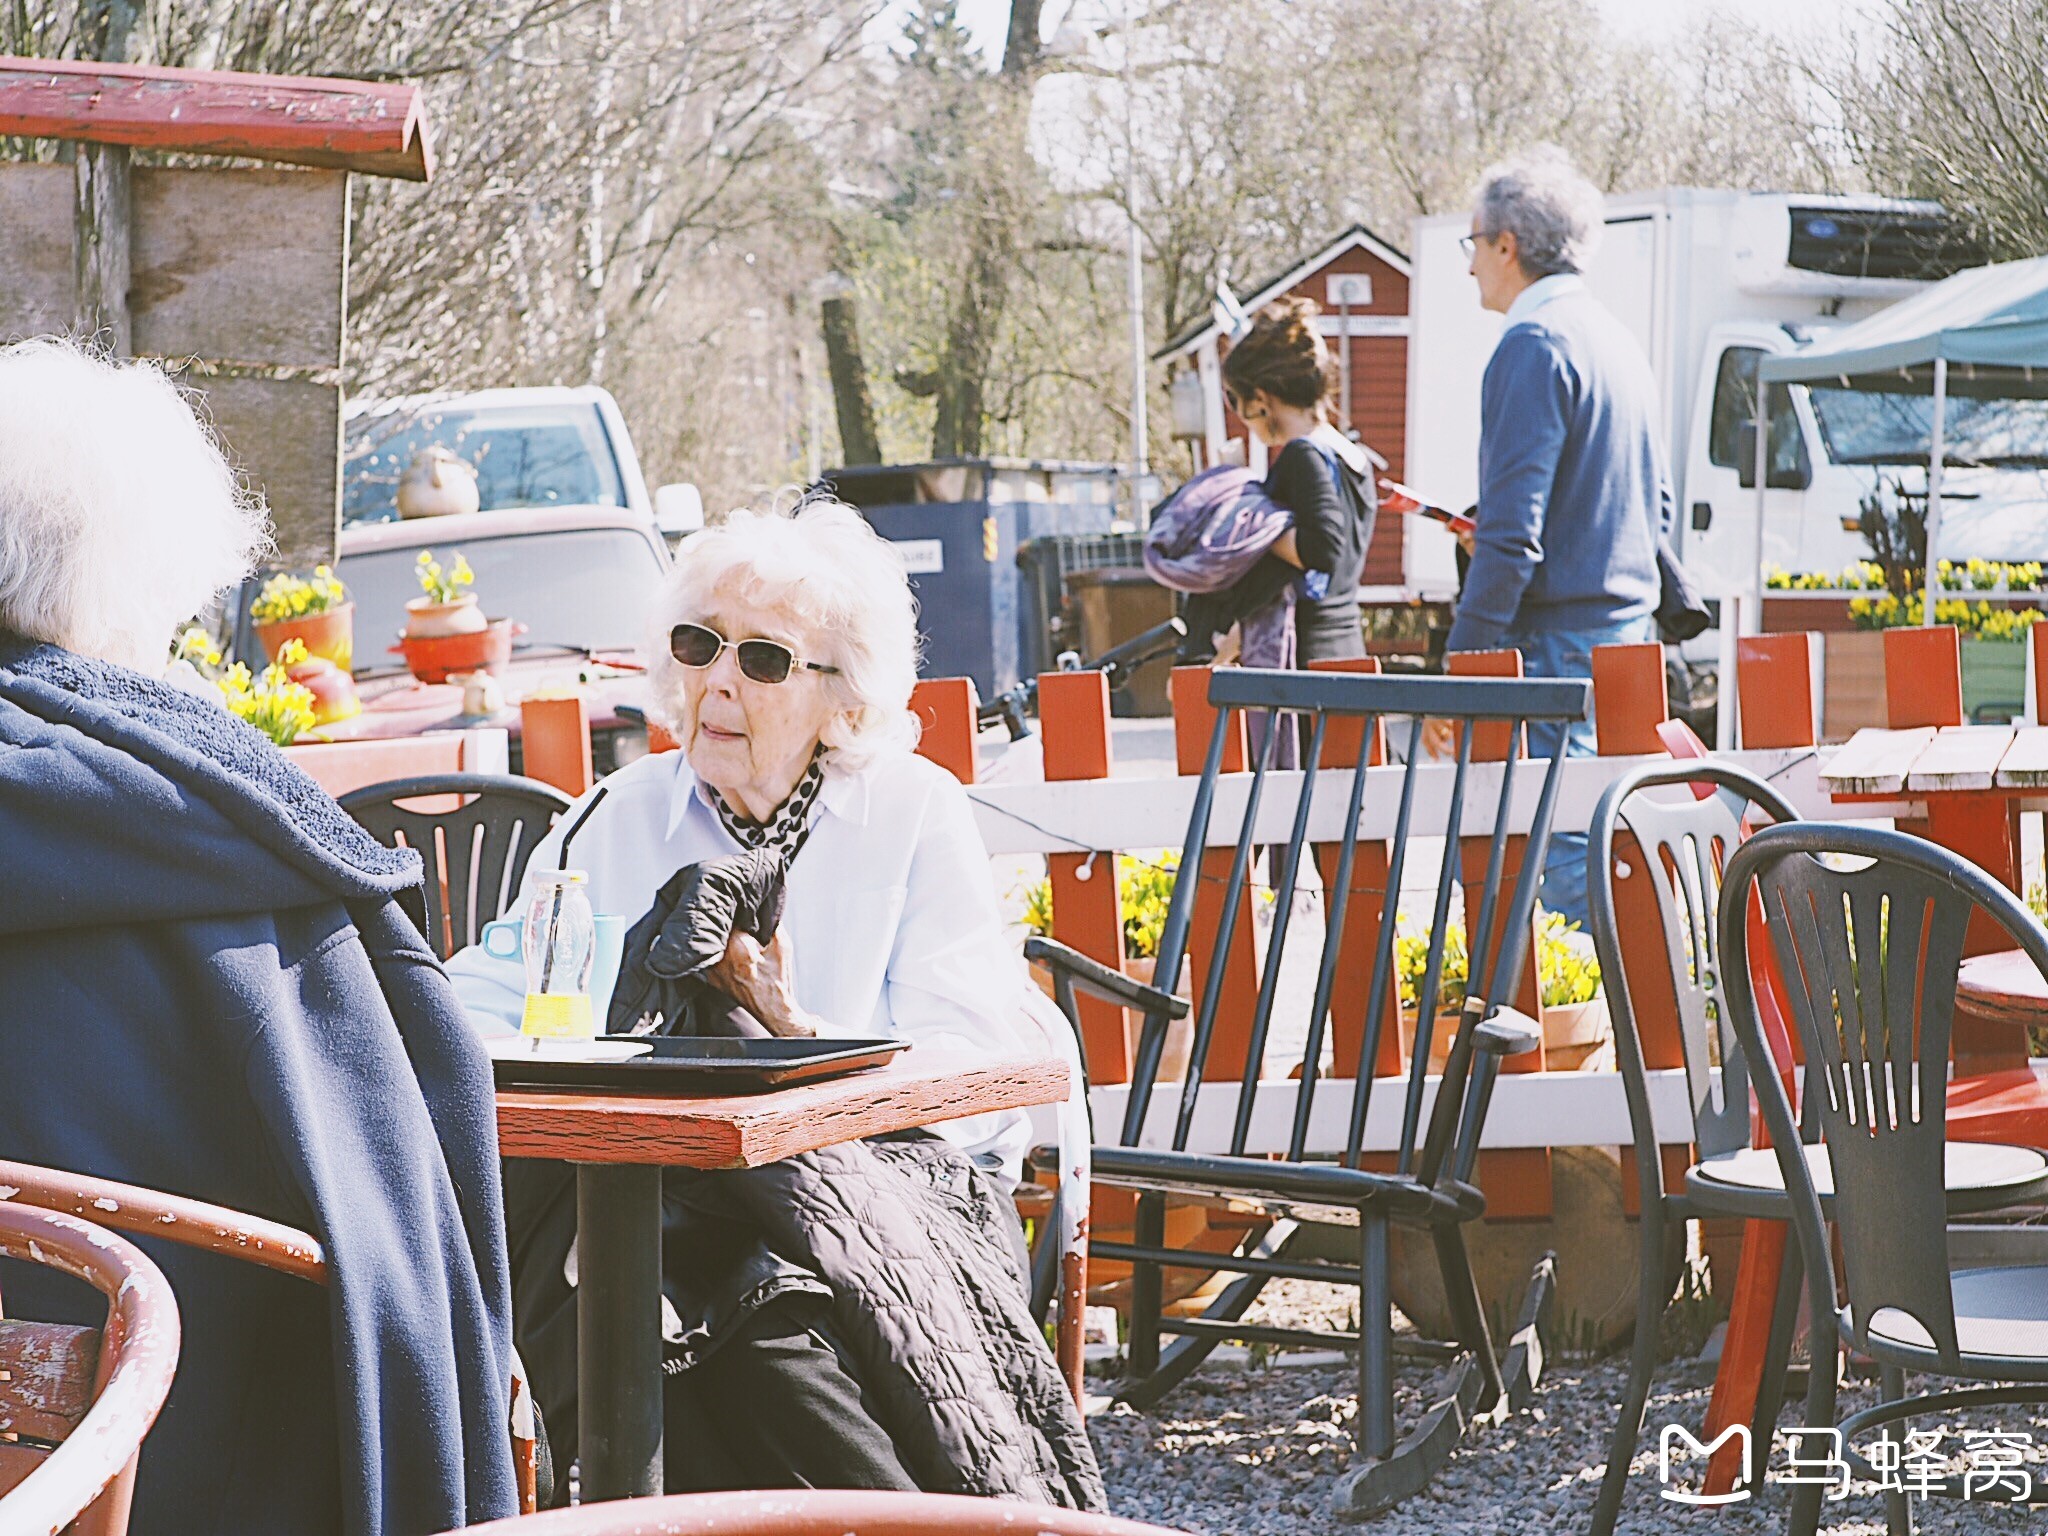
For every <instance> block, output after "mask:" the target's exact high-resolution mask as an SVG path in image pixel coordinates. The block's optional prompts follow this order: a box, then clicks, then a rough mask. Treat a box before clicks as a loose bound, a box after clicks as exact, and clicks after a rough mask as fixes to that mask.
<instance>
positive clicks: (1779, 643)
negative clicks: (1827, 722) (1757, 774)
mask: <svg viewBox="0 0 2048 1536" xmlns="http://www.w3.org/2000/svg"><path fill="white" fill-rule="evenodd" d="M1820 666H1821V637H1820V636H1819V635H1816V634H1811V633H1801V634H1782V635H1744V636H1742V637H1741V638H1740V639H1738V640H1737V641H1736V642H1735V688H1736V693H1737V695H1738V696H1739V698H1740V699H1741V705H1742V707H1741V710H1740V719H1741V721H1742V744H1743V746H1745V747H1750V748H1763V747H1810V746H1812V745H1813V744H1814V743H1815V742H1817V741H1819V740H1820V708H1819V705H1820V701H1819V700H1818V699H1817V698H1815V697H1814V687H1813V680H1814V678H1815V677H1816V676H1817V675H1818V674H1819V672H1820Z"/></svg>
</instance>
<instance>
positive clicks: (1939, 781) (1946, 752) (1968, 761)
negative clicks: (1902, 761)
mask: <svg viewBox="0 0 2048 1536" xmlns="http://www.w3.org/2000/svg"><path fill="white" fill-rule="evenodd" d="M2012 736H2013V731H2012V727H2011V726H2009V725H1951V726H1945V727H1943V728H1942V729H1941V730H1940V731H1938V732H1937V733H1936V734H1935V737H1934V741H1933V742H1932V743H1931V744H1930V745H1929V746H1928V748H1927V750H1926V751H1924V752H1922V753H1921V754H1920V756H1919V757H1918V758H1917V759H1916V760H1915V761H1914V763H1913V767H1912V771H1911V772H1909V773H1908V774H1907V775H1906V788H1907V790H1908V791H1909V792H1910V791H1913V790H1921V791H1942V790H1958V789H1989V788H1991V786H1992V783H1993V781H1994V780H1995V779H1996V778H1997V776H1998V765H1999V759H2000V758H2002V757H2004V756H2005V753H2006V749H2007V748H2008V747H2010V746H2011V745H2012Z"/></svg>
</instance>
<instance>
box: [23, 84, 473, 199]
mask: <svg viewBox="0 0 2048 1536" xmlns="http://www.w3.org/2000/svg"><path fill="white" fill-rule="evenodd" d="M0 135H19V136H21V137H24V138H50V139H75V140H85V141H89V142H92V143H98V144H129V145H133V146H135V147H137V148H143V149H166V150H178V151H182V152H184V153H188V154H205V155H241V156H245V157H247V158H250V159H255V160H274V161H282V162H284V163H286V164H289V165H318V166H326V167H329V168H331V169H334V170H343V171H361V172H363V173H364V174H366V175H371V176H397V177H402V178H403V179H405V180H407V181H425V180H427V178H428V177H429V176H431V175H432V174H433V149H432V145H431V142H430V135H429V132H428V128H427V119H426V108H425V105H424V104H423V102H422V101H421V98H420V93H419V91H418V89H417V88H416V87H414V86H410V85H387V84H381V83H376V82H372V81H367V80H335V79H328V78H323V77H319V76H312V75H246V74H230V73H225V72H221V71H214V70H197V69H159V68H155V67H153V66H150V65H143V64H101V63H96V62H74V61H70V60H63V59H23V58H12V57H0Z"/></svg>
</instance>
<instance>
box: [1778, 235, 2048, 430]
mask: <svg viewBox="0 0 2048 1536" xmlns="http://www.w3.org/2000/svg"><path fill="white" fill-rule="evenodd" d="M1937 362H1942V363H1946V364H1947V373H1948V392H1949V393H1951V394H1983V395H1997V396H2015V395H2017V396H2026V397H2034V398H2040V397H2044V396H2048V256H2036V257H2034V258H2032V259H2031V260H2028V261H2008V262H2002V263H2000V264H1999V265H1997V266H1991V267H1974V268H1972V269H1971V270H1969V271H1967V272H1958V273H1956V275H1955V276H1953V277H1950V278H1944V279H1943V280H1942V281H1941V282H1938V283H1936V284H1935V285H1934V286H1933V287H1932V288H1929V289H1928V290H1927V291H1926V292H1925V293H1921V294H1916V295H1915V296H1914V297H1912V298H1910V299H1905V300H1902V301H1900V302H1899V303H1897V304H1894V305H1893V306H1892V307H1891V308H1889V309H1885V310H1880V311H1879V312H1878V313H1877V314H1874V315H1872V316H1871V317H1870V318H1869V319H1867V320H1859V321H1857V322H1856V324H1854V325H1847V326H1844V327H1842V329H1840V330H1838V331H1835V332H1832V333H1831V334H1829V335H1826V336H1822V337H1820V338H1819V339H1818V340H1816V341H1814V342H1812V343H1811V344H1809V345H1807V346H1804V347H1802V348H1800V349H1799V350H1798V351H1797V352H1788V353H1786V354H1784V355H1783V356H1780V357H1766V358H1765V359H1763V361H1762V363H1761V364H1760V365H1759V367H1758V373H1759V376H1760V377H1761V378H1762V379H1763V380H1764V382H1766V383H1770V384H1838V385H1840V386H1842V387H1844V388H1849V389H1865V390H1887V391H1893V392H1913V393H1919V394H1925V393H1927V392H1928V391H1929V390H1931V389H1932V388H1933V384H1934V365H1935V364H1936V363H1937Z"/></svg>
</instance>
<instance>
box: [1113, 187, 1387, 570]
mask: <svg viewBox="0 0 2048 1536" xmlns="http://www.w3.org/2000/svg"><path fill="white" fill-rule="evenodd" d="M1408 272H1409V265H1408V258H1407V257H1406V256H1405V255H1403V254H1402V253H1401V252H1400V251H1397V250H1395V249H1394V248H1393V247H1392V246H1391V245H1388V244H1387V243H1386V242H1385V241H1384V240H1382V239H1381V238H1380V237H1379V236H1378V235H1376V234H1374V233H1373V232H1372V231H1371V230H1369V229H1367V228H1366V227H1365V226H1364V225H1363V224H1354V225H1352V226H1351V228H1349V229H1347V230H1345V231H1344V233H1343V234H1341V235H1339V236H1338V237H1337V238H1336V239H1334V240H1332V241H1331V242H1330V243H1329V244H1328V245H1325V246H1324V247H1322V248H1321V249H1320V250H1317V251H1315V252H1313V253H1311V254H1310V255H1307V256H1305V257H1303V258H1302V259H1301V260H1300V261H1298V262H1296V263H1295V264H1294V265H1293V266H1291V267H1289V268H1288V269H1287V270H1286V271H1285V272H1283V273H1281V274H1280V275H1279V276H1277V277H1275V278H1273V279H1271V280H1270V281H1267V282H1264V283H1261V284H1260V285H1259V286H1258V287H1257V288H1255V289H1253V290H1252V291H1251V292H1249V293H1245V294H1241V295H1239V303H1241V304H1242V305H1243V307H1244V309H1245V312H1246V313H1247V314H1251V313H1256V312H1257V310H1258V309H1259V307H1260V306H1261V305H1264V304H1270V303H1272V302H1273V301H1274V300H1275V299H1281V298H1289V297H1293V296H1297V295H1298V296H1300V297H1303V298H1308V299H1313V300H1315V302H1316V303H1317V304H1318V305H1320V306H1321V307H1322V311H1323V315H1322V320H1321V322H1320V323H1321V326H1322V331H1323V335H1324V336H1325V337H1327V338H1328V339H1329V341H1330V345H1331V347H1332V349H1333V350H1334V351H1335V353H1336V355H1337V359H1338V364H1339V372H1340V378H1341V376H1342V374H1343V373H1344V372H1345V369H1346V364H1347V363H1348V372H1349V384H1348V394H1349V397H1350V398H1349V405H1350V411H1349V418H1348V421H1347V420H1345V419H1344V417H1343V411H1342V396H1343V394H1344V393H1346V392H1347V391H1346V390H1345V389H1344V387H1343V386H1342V385H1341V384H1340V400H1339V410H1338V412H1337V415H1338V421H1337V425H1339V426H1340V427H1342V426H1346V425H1348V426H1349V427H1350V429H1351V431H1352V433H1353V435H1354V436H1356V437H1357V438H1358V440H1359V441H1360V442H1362V443H1364V444H1365V446H1366V447H1367V448H1369V449H1371V450H1372V451H1373V452H1374V453H1375V454H1377V455H1378V456H1379V458H1380V459H1381V460H1383V461H1384V462H1385V463H1386V465H1387V471H1386V472H1387V473H1388V474H1389V475H1391V476H1392V477H1393V478H1395V479H1397V480H1398V479H1400V478H1401V472H1402V467H1403V463H1402V461H1403V458H1404V456H1405V449H1406V445H1407V440H1408ZM1347 301H1348V302H1347ZM1229 350H1230V339H1229V336H1228V335H1227V333H1226V331H1225V328H1224V325H1223V322H1222V321H1221V320H1220V319H1217V318H1210V319H1205V320H1204V321H1203V322H1202V323H1201V324H1199V325H1197V326H1193V327H1190V328H1189V329H1187V330H1185V331H1182V332H1181V333H1180V334H1179V335H1178V336H1176V337H1174V338H1173V340H1171V341H1169V342H1168V343H1167V344H1166V345H1165V346H1164V347H1162V348H1160V349H1159V351H1158V352H1156V353H1154V354H1153V358H1154V361H1158V362H1175V363H1178V364H1179V365H1180V368H1181V369H1182V370H1183V371H1185V372H1187V373H1189V374H1191V375H1192V376H1193V377H1194V378H1195V379H1197V380H1198V381H1199V386H1200V395H1201V403H1202V434H1201V437H1200V438H1199V439H1196V441H1197V442H1198V444H1199V452H1200V456H1201V462H1202V464H1203V465H1204V467H1207V466H1208V465H1212V464H1222V463H1242V464H1248V465H1250V466H1251V467H1252V468H1253V469H1263V468H1264V467H1265V451H1264V448H1263V446H1262V445H1261V444H1260V443H1259V442H1258V441H1257V440H1256V439H1254V438H1253V437H1252V435H1251V434H1250V433H1249V432H1248V431H1247V430H1246V429H1245V425H1244V423H1243V422H1241V421H1239V420H1238V419H1237V416H1236V414H1235V413H1234V412H1232V411H1231V410H1230V408H1229V406H1228V405H1227V404H1226V403H1225V401H1224V398H1223V367H1222V363H1223V356H1224V354H1225V353H1227V352H1228V351H1229ZM1405 521H1406V520H1405V519H1403V518H1399V517H1391V516H1390V517H1385V518H1382V519H1381V520H1380V523H1379V527H1378V528H1377V530H1376V531H1375V533H1374V536H1373V541H1372V551H1371V554H1370V556H1369V557H1368V559H1367V561H1366V568H1365V580H1364V586H1365V587H1367V588H1369V589H1370V588H1380V589H1383V590H1382V591H1380V592H1373V591H1370V590H1368V591H1366V592H1364V593H1363V594H1362V595H1363V596H1364V597H1365V599H1366V600H1367V601H1368V602H1370V601H1373V600H1374V599H1375V598H1379V599H1381V600H1388V599H1393V598H1395V597H1396V593H1397V592H1398V591H1399V590H1400V589H1403V588H1404V586H1405V583H1404V577H1403V573H1404V567H1403V564H1402V549H1401V544H1402V525H1403V523H1404V522H1405Z"/></svg>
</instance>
